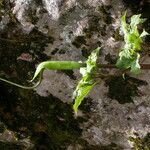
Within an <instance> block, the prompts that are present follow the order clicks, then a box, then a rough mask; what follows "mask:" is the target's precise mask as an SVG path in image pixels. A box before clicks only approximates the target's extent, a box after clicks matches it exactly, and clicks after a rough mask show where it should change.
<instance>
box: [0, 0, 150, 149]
mask: <svg viewBox="0 0 150 150" xmlns="http://www.w3.org/2000/svg"><path fill="white" fill-rule="evenodd" d="M2 4H3V5H2V6H1V5H0V6H1V7H0V8H1V10H0V14H1V22H0V25H1V27H0V33H1V38H0V40H1V41H2V43H1V44H2V45H1V49H2V51H1V52H0V55H1V60H2V61H4V62H6V61H7V60H11V59H12V61H14V64H11V61H7V64H6V66H5V67H4V66H3V65H2V64H1V66H0V67H1V70H2V71H1V72H0V73H1V75H5V77H8V76H10V77H11V79H12V78H15V79H16V77H17V78H20V79H19V80H20V82H22V80H24V79H25V78H30V77H31V76H32V75H33V70H34V69H33V67H34V66H35V64H38V63H39V62H41V61H45V60H48V59H49V60H74V61H85V60H86V58H87V57H88V55H89V54H90V53H91V51H92V50H93V49H94V48H96V47H98V46H102V52H101V56H100V58H99V61H100V62H102V63H115V60H116V57H117V55H118V51H119V48H120V47H121V46H122V44H123V38H122V36H121V35H122V32H121V31H120V17H121V15H122V14H123V13H124V12H125V10H127V12H128V16H131V15H132V14H135V13H137V12H138V13H142V15H143V16H146V17H147V9H149V7H150V4H149V2H148V1H140V2H136V4H135V5H134V4H133V3H132V2H129V1H126V0H124V1H123V0H113V1H111V0H37V1H36V0H13V1H10V2H9V3H7V1H6V0H3V2H2ZM5 10H9V11H7V12H6V11H5ZM148 23H149V22H147V24H148ZM147 30H150V29H149V28H147ZM7 42H10V43H9V45H8V44H7ZM6 47H7V49H8V52H7V53H6V52H5V50H4V49H5V48H6ZM14 48H15V49H16V50H15V52H14ZM23 54H27V56H30V58H32V59H30V61H26V60H25V61H24V59H22V57H21V59H17V58H20V56H23ZM12 56H13V57H12ZM4 57H5V58H6V59H4ZM144 59H145V60H144V62H145V63H150V61H149V57H148V56H147V55H146V56H145V57H144ZM16 64H17V65H16ZM15 66H17V67H15ZM6 67H8V68H9V69H10V71H7V70H6ZM19 68H20V69H21V70H22V73H21V72H20V69H19ZM30 70H31V71H30ZM107 71H108V72H110V73H111V72H112V71H111V70H107ZM6 74H7V76H6ZM25 74H28V76H26V75H25ZM149 76H150V71H142V73H141V74H140V75H138V76H136V77H134V76H132V77H131V75H130V77H126V79H125V80H124V79H122V77H118V78H115V77H114V78H113V79H111V80H109V81H106V82H104V81H102V83H101V84H100V85H97V86H96V87H95V88H94V90H93V91H92V92H91V93H90V95H89V98H88V99H87V100H86V101H85V104H83V105H82V107H81V110H80V112H81V114H82V115H83V116H81V117H79V118H80V119H81V120H82V119H83V120H84V121H80V119H79V120H77V119H75V118H73V113H72V110H71V109H70V107H71V106H72V93H73V91H74V89H75V86H76V84H77V81H78V80H79V79H80V75H79V71H78V70H74V71H48V70H47V71H45V72H44V76H43V80H42V83H41V85H40V86H39V87H37V88H36V89H35V92H36V94H35V93H29V94H28V92H27V94H24V93H25V92H24V91H21V90H18V89H16V91H17V92H15V96H16V95H18V97H17V96H16V97H15V98H14V100H16V101H17V102H16V103H13V104H12V107H15V109H16V112H15V111H13V110H12V111H10V112H9V113H12V114H14V113H17V114H19V113H20V114H21V117H23V118H24V119H26V120H28V121H29V122H30V121H31V123H29V124H25V126H27V127H26V128H29V129H26V128H25V129H24V130H23V132H24V133H25V134H26V135H28V134H29V133H30V132H31V134H32V135H33V136H32V138H31V139H30V141H29V143H30V144H28V145H32V146H31V148H33V147H34V146H35V148H38V146H39V145H40V140H38V139H36V136H37V135H39V136H41V133H42V137H41V139H42V138H46V139H47V141H48V142H46V143H45V144H44V143H42V144H43V147H42V146H41V147H40V149H42V148H43V149H44V148H45V149H68V150H73V149H79V150H80V149H90V150H93V149H97V150H98V149H106V150H109V149H110V150H112V149H115V150H116V149H118V150H121V149H122V150H125V149H126V150H130V149H132V148H133V145H134V144H133V142H131V141H130V140H129V138H130V137H135V135H136V134H139V136H140V137H141V138H142V137H144V136H146V135H147V133H148V132H149V131H150V126H149V125H150V115H149V114H150V93H149V90H150V85H149V83H150V78H149ZM2 86H4V85H2ZM4 87H5V86H4ZM5 88H6V87H5ZM6 89H7V88H6ZM8 93H9V94H10V96H12V95H13V94H14V93H12V91H11V90H9V91H8ZM31 95H33V98H31V97H32V96H31ZM48 98H50V99H51V100H53V99H54V100H55V101H56V102H57V103H58V105H57V104H55V102H54V103H53V102H49V100H48ZM8 99H9V98H8ZM20 99H23V100H24V101H23V102H20ZM40 99H42V100H40ZM43 99H45V100H46V103H45V104H44V102H43ZM1 100H2V101H4V95H2V96H1ZM25 100H26V101H25ZM30 100H32V101H35V102H36V103H37V104H31V103H30ZM60 101H62V102H60ZM9 103H10V102H9ZM38 103H41V104H39V105H40V106H38ZM66 103H67V104H66ZM4 104H5V103H2V104H1V105H2V106H3V107H4V106H5V105H4ZM50 104H51V105H50ZM24 105H25V106H24ZM32 105H33V106H32ZM2 106H1V107H2ZM28 106H29V107H28ZM55 106H57V107H58V106H59V108H60V109H61V110H60V112H59V111H56V110H57V109H58V108H56V107H55ZM62 107H66V108H67V111H66V110H64V109H65V108H62ZM42 108H44V109H43V111H41V109H42ZM21 109H22V110H21ZM0 111H1V112H3V110H0ZM28 111H31V112H30V113H29V112H28ZM46 111H47V112H49V113H51V114H53V115H54V116H55V115H56V120H57V121H56V122H54V123H49V121H48V119H49V117H52V118H54V116H52V115H50V114H49V113H47V112H46ZM55 111H56V114H55V113H54V112H55ZM61 111H64V112H61ZM4 112H5V111H4ZM59 113H60V114H59ZM65 113H71V115H66V114H65ZM34 115H35V116H36V117H37V118H38V119H37V120H38V121H36V119H35V118H34V119H33V123H32V120H30V119H31V118H32V117H34ZM25 116H26V117H25ZM7 117H8V116H3V117H2V118H4V120H6V118H7ZM11 117H12V120H13V122H15V120H14V118H13V117H14V116H13V115H12V116H11ZM70 118H73V121H72V120H71V119H70ZM69 119H70V120H69ZM50 120H51V121H52V122H53V119H50ZM70 121H72V122H74V124H75V126H74V125H73V124H72V123H70ZM5 122H6V126H8V128H10V129H11V130H14V131H16V130H17V131H16V132H20V131H22V130H20V128H21V129H22V128H23V125H22V124H21V123H20V124H19V125H18V128H17V129H14V128H13V127H12V126H11V123H7V121H5ZM41 122H42V123H41ZM43 122H44V123H43ZM68 122H69V123H68ZM57 123H60V124H62V126H60V127H59V128H56V130H57V131H56V132H55V131H54V132H53V126H57ZM78 123H80V129H82V132H81V130H80V129H79V127H77V126H78ZM30 124H32V128H30ZM65 124H67V125H69V126H70V127H71V129H70V127H68V126H67V125H65ZM35 128H36V129H37V131H36V129H35ZM73 128H74V129H73ZM54 129H55V128H54ZM64 129H65V132H66V133H67V134H65V133H64V132H63V130H64ZM18 130H19V131H18ZM32 130H34V133H32ZM75 130H76V131H77V130H79V133H78V132H76V131H75ZM59 131H60V132H59ZM51 133H52V134H51ZM59 133H60V134H59ZM72 133H73V134H74V135H72V137H71V134H72ZM63 137H64V139H65V140H66V143H65V144H64V145H63V143H64V142H65V140H62V138H63ZM49 139H50V141H49ZM53 139H54V140H53ZM80 139H82V140H81V141H80ZM0 141H3V140H1V135H0ZM6 141H7V140H6ZM55 141H57V142H58V143H57V144H56V143H55ZM7 142H8V141H7ZM10 142H11V141H10ZM19 142H20V141H19ZM49 142H51V143H52V145H53V146H50V145H49V144H47V143H49ZM33 143H34V144H33ZM36 144H37V145H36ZM19 145H20V143H19ZM22 145H23V146H24V144H22ZM33 145H34V146H33ZM27 147H28V146H27ZM67 147H68V148H67Z"/></svg>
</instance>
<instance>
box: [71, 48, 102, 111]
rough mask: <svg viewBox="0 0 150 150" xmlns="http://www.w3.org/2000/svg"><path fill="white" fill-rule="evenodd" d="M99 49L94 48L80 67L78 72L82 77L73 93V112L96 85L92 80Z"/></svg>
mask: <svg viewBox="0 0 150 150" xmlns="http://www.w3.org/2000/svg"><path fill="white" fill-rule="evenodd" d="M99 51H100V48H99V47H98V48H97V49H95V50H94V51H93V52H92V53H91V55H90V56H89V57H88V60H87V61H86V67H83V68H81V69H80V73H81V74H82V76H83V77H82V79H81V80H80V81H79V83H78V85H77V87H76V89H75V91H74V93H73V98H74V99H75V103H74V105H73V109H74V111H75V113H77V111H78V107H79V106H80V104H81V102H82V101H83V99H84V98H85V97H86V96H87V95H88V93H89V92H90V91H91V90H92V89H93V87H94V86H95V85H96V82H95V81H94V77H95V75H96V69H97V65H96V61H97V57H98V54H99Z"/></svg>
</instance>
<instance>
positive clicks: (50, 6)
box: [43, 0, 62, 21]
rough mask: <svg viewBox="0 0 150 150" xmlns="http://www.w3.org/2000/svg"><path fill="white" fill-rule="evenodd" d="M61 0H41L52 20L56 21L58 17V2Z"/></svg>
mask: <svg viewBox="0 0 150 150" xmlns="http://www.w3.org/2000/svg"><path fill="white" fill-rule="evenodd" d="M61 1H62V0H43V3H44V5H45V8H46V10H47V11H48V13H49V15H50V17H51V19H52V20H55V21H57V20H58V19H59V16H60V13H59V4H60V3H61Z"/></svg>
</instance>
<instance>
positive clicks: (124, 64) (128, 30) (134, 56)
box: [116, 13, 148, 74]
mask: <svg viewBox="0 0 150 150" xmlns="http://www.w3.org/2000/svg"><path fill="white" fill-rule="evenodd" d="M140 17H141V14H139V15H133V16H132V17H131V21H130V24H128V23H127V22H126V13H125V14H124V15H123V16H122V18H121V24H122V30H123V33H124V41H125V45H124V47H123V48H122V49H121V51H120V53H119V59H118V61H117V63H116V66H117V67H118V68H120V69H128V68H131V72H133V73H135V74H137V73H139V72H140V64H139V59H140V54H139V52H140V51H141V50H142V48H141V44H142V43H143V40H142V39H143V37H144V36H146V35H148V33H147V32H146V31H145V30H143V32H142V33H141V34H140V33H139V31H138V25H139V24H141V23H143V22H144V21H145V20H146V19H141V18H140Z"/></svg>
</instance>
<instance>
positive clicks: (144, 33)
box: [140, 30, 149, 37]
mask: <svg viewBox="0 0 150 150" xmlns="http://www.w3.org/2000/svg"><path fill="white" fill-rule="evenodd" d="M147 35H149V33H148V32H146V31H145V30H143V32H142V33H141V35H140V37H144V36H147Z"/></svg>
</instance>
